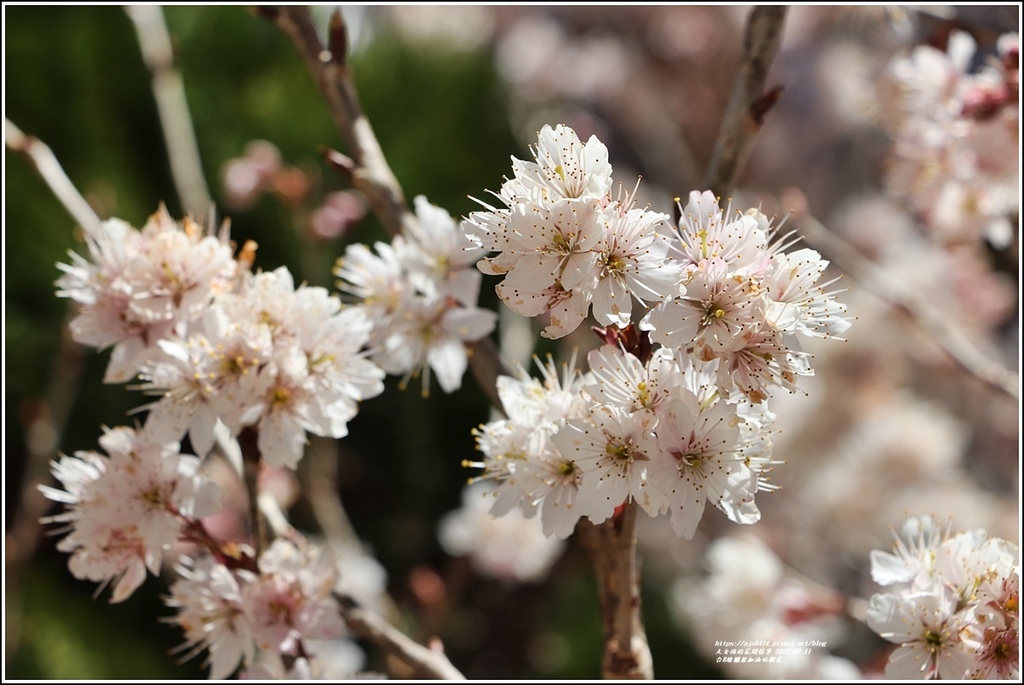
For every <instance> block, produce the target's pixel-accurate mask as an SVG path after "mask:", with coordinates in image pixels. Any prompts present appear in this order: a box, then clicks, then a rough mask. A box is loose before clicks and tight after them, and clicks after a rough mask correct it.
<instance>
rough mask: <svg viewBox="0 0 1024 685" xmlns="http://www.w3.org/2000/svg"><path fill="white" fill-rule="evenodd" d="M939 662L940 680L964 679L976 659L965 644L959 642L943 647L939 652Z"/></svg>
mask: <svg viewBox="0 0 1024 685" xmlns="http://www.w3.org/2000/svg"><path fill="white" fill-rule="evenodd" d="M938 664H939V679H940V680H963V679H964V678H965V677H967V672H968V671H970V670H971V669H972V668H974V664H975V659H974V655H973V654H971V653H969V652H968V651H967V649H966V646H965V645H962V644H960V643H958V644H955V645H951V646H948V647H944V648H943V650H942V651H941V652H940V653H939V657H938Z"/></svg>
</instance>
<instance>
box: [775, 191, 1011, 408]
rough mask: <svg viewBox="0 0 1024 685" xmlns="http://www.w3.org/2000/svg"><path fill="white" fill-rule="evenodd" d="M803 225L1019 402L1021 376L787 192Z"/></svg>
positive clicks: (848, 268) (855, 273)
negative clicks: (975, 342)
mask: <svg viewBox="0 0 1024 685" xmlns="http://www.w3.org/2000/svg"><path fill="white" fill-rule="evenodd" d="M784 202H785V203H786V206H788V207H790V211H791V212H793V219H794V221H797V222H799V224H800V226H801V228H802V229H803V233H804V236H805V238H806V240H807V242H808V243H809V244H811V245H814V246H818V247H820V248H821V251H822V252H824V253H825V254H827V255H828V257H829V259H831V260H832V262H833V263H834V264H835V265H836V266H838V267H839V268H840V269H842V270H843V271H845V272H847V273H848V274H850V276H852V277H853V278H855V279H856V280H857V281H858V282H859V283H861V284H862V285H864V287H865V288H867V289H868V290H870V291H871V292H873V293H874V294H875V295H876V296H878V297H880V298H881V299H882V300H884V301H886V302H888V303H889V304H891V305H893V306H895V307H896V308H897V309H898V310H900V311H901V312H903V313H904V314H905V315H906V316H907V317H908V318H909V319H910V320H911V321H913V322H915V323H916V324H917V325H919V326H920V327H921V328H923V329H924V330H925V331H926V332H927V333H928V334H929V335H930V336H931V337H932V339H934V340H935V342H936V343H938V344H939V346H940V347H942V349H943V350H945V351H946V353H947V354H948V355H949V356H950V357H951V358H952V359H953V361H955V362H956V363H957V364H958V365H959V366H960V367H961V368H962V369H963V370H964V371H966V372H967V373H969V374H970V375H972V376H974V377H975V378H977V379H978V380H980V381H981V382H983V383H985V384H986V385H988V386H989V387H991V388H994V389H995V390H998V391H999V392H1001V393H1005V394H1007V395H1009V396H1010V397H1012V398H1013V399H1015V400H1018V401H1019V400H1020V375H1019V374H1017V373H1015V372H1014V371H1012V370H1010V369H1008V368H1006V367H1005V366H1004V365H1002V364H1000V363H999V362H998V361H997V360H996V359H994V358H992V357H991V356H990V355H987V354H985V353H984V352H982V351H981V350H979V349H978V348H977V346H976V345H975V344H974V343H972V342H971V340H970V339H969V338H968V337H967V335H966V334H964V332H963V331H962V330H960V329H959V328H958V327H957V326H956V325H954V324H953V323H951V322H950V320H949V317H948V316H946V315H944V314H943V313H941V312H940V311H938V310H937V309H936V308H935V307H933V306H932V305H931V303H930V302H929V301H928V300H927V299H925V298H923V297H918V296H917V295H916V294H914V292H913V291H912V290H911V289H910V288H908V287H907V286H906V285H905V284H904V283H903V282H902V281H900V280H899V279H898V278H894V277H893V276H892V275H891V274H890V273H889V272H887V271H886V270H885V269H883V268H882V267H880V266H878V265H877V264H875V263H874V262H873V261H871V260H870V259H868V258H867V257H865V256H864V255H863V254H861V253H860V252H859V251H858V250H857V249H856V248H855V247H853V246H852V245H850V244H849V243H847V242H846V241H845V240H843V239H842V238H840V237H839V236H838V235H836V234H835V233H833V232H832V231H830V230H829V229H828V228H827V227H825V226H824V225H822V224H821V222H819V221H818V220H817V219H816V218H814V216H813V215H811V213H810V210H809V208H808V206H807V202H806V199H805V198H804V197H803V194H802V193H799V191H793V190H791V191H789V192H788V193H787V195H786V197H785V199H784Z"/></svg>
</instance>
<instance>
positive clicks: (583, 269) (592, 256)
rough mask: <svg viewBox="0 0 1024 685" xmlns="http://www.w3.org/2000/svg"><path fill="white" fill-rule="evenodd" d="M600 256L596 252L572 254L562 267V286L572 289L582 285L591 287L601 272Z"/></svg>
mask: <svg viewBox="0 0 1024 685" xmlns="http://www.w3.org/2000/svg"><path fill="white" fill-rule="evenodd" d="M598 257H599V255H598V254H597V253H596V252H577V253H574V254H572V255H570V256H569V258H568V259H566V260H565V266H564V267H563V268H562V273H561V281H562V287H563V288H565V289H566V290H572V289H573V288H576V287H577V286H580V285H582V286H584V287H590V286H591V285H592V283H593V282H596V281H597V277H598V274H599V273H600V271H599V268H598V263H597V262H598Z"/></svg>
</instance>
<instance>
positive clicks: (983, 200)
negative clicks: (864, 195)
mask: <svg viewBox="0 0 1024 685" xmlns="http://www.w3.org/2000/svg"><path fill="white" fill-rule="evenodd" d="M976 47H977V46H976V44H975V42H974V39H973V38H971V37H970V36H969V35H968V34H967V33H965V32H962V31H953V32H952V33H951V34H950V35H949V44H948V47H947V49H946V50H945V51H942V50H939V49H937V48H935V47H932V46H928V45H921V46H918V47H916V48H914V50H913V52H912V53H911V54H910V55H908V56H904V57H900V58H898V59H896V60H894V61H893V62H892V63H891V64H890V65H889V66H888V68H887V70H886V72H885V73H884V74H883V78H882V80H881V82H880V88H879V96H880V100H881V103H882V110H883V121H884V123H885V125H886V128H887V129H888V130H889V132H890V134H891V135H892V136H893V138H894V139H895V142H894V148H893V152H892V155H891V159H890V165H889V169H888V173H887V176H886V181H887V184H888V186H889V189H890V190H891V191H892V192H893V193H894V194H895V195H896V196H898V197H901V198H904V199H905V201H906V202H907V203H908V204H909V205H910V206H911V207H912V209H913V210H914V211H915V212H916V213H917V214H918V215H919V217H920V218H921V220H922V221H923V223H924V225H925V226H927V227H928V228H929V230H930V231H932V233H933V234H934V235H935V236H936V237H937V238H939V239H940V240H942V241H943V242H949V243H956V242H975V241H977V240H979V239H981V238H982V237H984V238H987V239H988V240H989V241H990V242H992V243H993V244H995V245H997V246H999V247H1002V246H1004V245H1006V244H1008V242H1009V241H1010V240H1011V239H1012V237H1013V233H1012V226H1011V223H1010V222H1011V221H1012V220H1015V216H1016V215H1017V214H1019V212H1020V192H1019V188H1018V183H1019V178H1020V164H1019V162H1018V159H1017V156H1016V155H1014V154H1008V151H1013V150H1017V149H1019V147H1020V140H1019V130H1020V107H1019V99H1020V98H1019V90H1020V40H1019V37H1018V35H1017V34H1016V33H1012V34H1006V35H1004V36H1002V37H1001V38H1000V39H999V41H998V43H997V50H998V58H997V59H990V60H989V61H988V62H986V63H985V64H983V65H982V66H981V68H980V69H979V70H977V71H974V72H971V71H970V68H971V65H972V61H973V60H974V58H975V51H976Z"/></svg>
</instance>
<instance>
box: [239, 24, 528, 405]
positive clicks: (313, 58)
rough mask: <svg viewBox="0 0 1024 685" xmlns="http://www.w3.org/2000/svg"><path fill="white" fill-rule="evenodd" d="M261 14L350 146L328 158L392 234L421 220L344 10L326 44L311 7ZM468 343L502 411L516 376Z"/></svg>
mask: <svg viewBox="0 0 1024 685" xmlns="http://www.w3.org/2000/svg"><path fill="white" fill-rule="evenodd" d="M259 12H260V14H262V15H263V16H264V17H266V18H267V19H269V20H271V21H273V22H274V23H275V24H276V25H277V26H278V28H280V30H281V31H282V32H284V33H285V34H286V35H287V36H288V37H289V38H291V40H292V43H294V44H295V47H296V49H298V51H299V54H300V55H302V58H303V59H304V60H305V62H306V65H307V66H308V67H309V70H310V71H311V72H312V74H313V78H314V80H315V81H316V83H317V86H319V88H320V92H321V94H323V96H324V99H325V100H326V102H327V107H328V109H329V110H330V112H331V115H332V116H333V117H334V123H335V125H336V126H337V127H338V131H339V132H340V133H341V137H342V139H344V141H345V144H346V146H347V147H348V154H347V155H342V154H341V153H338V152H335V151H327V152H326V153H325V156H326V157H327V160H328V162H330V163H331V164H332V165H333V166H335V167H336V168H338V169H339V170H341V171H343V172H344V173H345V174H346V175H347V176H348V177H349V178H351V179H352V185H353V186H354V187H355V188H357V189H358V190H361V191H362V192H363V193H364V194H365V195H366V197H367V198H368V199H369V202H370V206H371V207H372V208H373V211H374V212H375V213H376V214H377V216H378V218H379V219H380V221H381V223H382V224H384V227H385V228H386V229H387V230H388V231H390V232H391V234H392V235H398V234H400V233H402V231H403V230H404V228H405V227H406V226H408V225H410V224H411V223H413V222H415V221H416V216H415V215H414V214H412V213H411V212H410V211H409V207H408V205H407V204H406V202H405V195H404V194H403V193H402V188H401V186H400V185H399V183H398V179H396V178H395V175H394V173H392V171H391V167H390V166H388V163H387V160H386V159H385V157H384V153H383V151H382V150H381V148H380V143H378V141H377V136H376V135H375V134H374V132H373V128H372V127H371V126H370V121H369V120H368V119H367V118H366V115H365V114H364V113H363V110H362V106H361V105H360V104H359V98H358V96H357V94H356V88H355V83H354V82H353V81H352V73H351V71H350V70H349V68H348V63H347V62H346V54H345V51H346V49H347V40H346V38H345V24H344V22H343V21H342V18H341V13H340V12H338V11H335V12H334V14H333V15H332V16H331V26H330V31H329V37H330V41H329V42H330V44H329V45H328V46H326V47H325V46H324V45H323V43H322V42H321V41H320V38H319V36H318V35H317V32H316V27H315V26H314V25H313V20H312V18H311V17H310V15H309V8H307V7H301V6H294V5H284V6H277V7H261V8H259ZM466 347H467V351H468V352H469V368H470V369H471V370H472V371H473V375H474V376H475V377H476V379H477V382H478V383H479V384H480V388H481V389H482V390H483V391H484V393H485V394H486V395H487V399H488V400H490V402H491V404H492V405H494V406H495V407H498V408H499V409H500V408H501V399H500V398H499V397H498V390H497V384H496V383H497V379H498V376H510V375H512V374H511V373H509V371H508V370H507V369H506V368H505V365H504V364H503V363H502V361H501V357H500V355H499V353H498V347H497V345H495V344H494V341H493V340H491V339H490V338H484V339H483V340H479V341H477V342H475V343H467V345H466Z"/></svg>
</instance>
